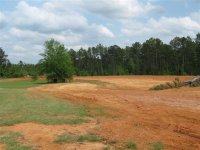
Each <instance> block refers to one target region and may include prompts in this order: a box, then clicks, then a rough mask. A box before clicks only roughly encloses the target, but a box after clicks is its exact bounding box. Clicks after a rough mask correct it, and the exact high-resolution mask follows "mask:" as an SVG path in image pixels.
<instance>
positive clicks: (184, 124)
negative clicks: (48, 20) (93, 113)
mask: <svg viewBox="0 0 200 150" xmlns="http://www.w3.org/2000/svg"><path fill="white" fill-rule="evenodd" d="M174 78H175V76H109V77H106V76H104V77H75V82H73V83H66V84H50V85H42V86H39V87H33V88H29V89H28V91H29V92H30V93H32V94H37V93H38V92H40V93H43V94H49V95H53V96H55V97H58V98H63V99H66V100H70V101H77V102H81V103H85V104H88V105H92V106H97V107H102V108H105V112H106V113H107V115H105V116H97V117H95V118H93V119H92V121H91V122H89V123H84V124H81V125H42V124H36V123H23V124H17V125H15V126H10V127H1V129H5V130H13V131H20V132H22V133H23V134H24V136H25V138H26V139H27V141H28V143H31V144H32V145H35V146H36V147H37V148H39V149H45V150H50V149H52V150H54V149H55V150H57V149H86V150H89V149H91V150H95V149H103V148H104V147H105V145H111V146H112V145H114V146H116V147H119V148H121V147H123V145H124V143H126V142H128V141H133V142H134V143H136V144H137V147H138V149H139V150H150V149H151V147H152V145H153V144H154V143H156V142H161V143H163V144H164V145H165V149H167V150H168V149H169V150H200V88H189V87H185V88H181V89H170V90H164V91H150V90H149V88H150V87H152V86H154V85H158V84H160V83H164V82H167V81H172V80H174ZM179 78H180V79H181V80H187V79H190V78H191V77H179ZM65 131H68V132H71V133H79V134H80V133H95V134H99V135H101V136H102V137H103V138H104V139H105V140H104V141H103V142H102V143H83V144H64V145H59V144H55V143H53V142H52V141H53V139H54V137H55V135H57V134H60V133H63V132H65ZM1 147H3V145H0V149H1ZM122 149H123V148H122Z"/></svg>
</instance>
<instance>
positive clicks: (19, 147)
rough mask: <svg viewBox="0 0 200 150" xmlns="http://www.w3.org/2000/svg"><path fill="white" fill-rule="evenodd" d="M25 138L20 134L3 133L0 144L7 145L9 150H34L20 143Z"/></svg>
mask: <svg viewBox="0 0 200 150" xmlns="http://www.w3.org/2000/svg"><path fill="white" fill-rule="evenodd" d="M22 138H23V136H22V135H21V134H20V133H18V132H12V131H1V132H0V143H1V144H5V145H6V148H7V150H32V148H31V147H30V146H26V145H23V144H21V143H19V140H20V139H22Z"/></svg>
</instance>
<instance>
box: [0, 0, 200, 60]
mask: <svg viewBox="0 0 200 150" xmlns="http://www.w3.org/2000/svg"><path fill="white" fill-rule="evenodd" d="M198 32H200V0H109V1H108V0H0V35H1V36H0V47H2V48H3V49H4V50H5V51H6V53H7V54H8V55H9V59H10V60H11V62H12V63H17V62H18V61H19V60H22V61H24V62H26V63H37V62H38V60H39V59H40V55H39V54H40V53H42V52H43V49H44V47H43V43H44V42H45V41H46V40H49V39H51V38H55V39H56V40H58V41H60V42H61V43H63V44H65V46H66V47H67V48H73V49H75V50H77V49H79V48H80V47H84V48H87V47H89V46H95V45H96V44H98V43H102V44H104V45H106V46H110V45H113V44H117V45H119V46H121V47H124V46H126V45H131V44H132V43H134V42H136V41H139V42H144V41H145V40H147V39H148V38H150V37H157V38H160V39H161V40H163V41H164V42H166V43H168V42H169V41H170V40H171V39H172V38H174V37H175V36H191V37H192V38H195V36H196V34H197V33H198Z"/></svg>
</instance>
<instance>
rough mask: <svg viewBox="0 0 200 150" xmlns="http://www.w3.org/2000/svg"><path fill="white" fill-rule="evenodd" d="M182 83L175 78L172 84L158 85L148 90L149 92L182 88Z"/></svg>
mask: <svg viewBox="0 0 200 150" xmlns="http://www.w3.org/2000/svg"><path fill="white" fill-rule="evenodd" d="M181 83H182V82H181V81H180V79H179V78H175V80H174V81H173V82H167V83H165V84H160V85H156V86H153V87H152V88H150V90H166V89H172V88H180V87H181V86H182V84H181Z"/></svg>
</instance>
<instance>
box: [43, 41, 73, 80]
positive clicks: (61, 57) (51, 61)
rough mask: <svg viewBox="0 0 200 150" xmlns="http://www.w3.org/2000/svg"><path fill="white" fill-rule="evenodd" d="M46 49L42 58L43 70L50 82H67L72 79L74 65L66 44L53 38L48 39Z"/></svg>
mask: <svg viewBox="0 0 200 150" xmlns="http://www.w3.org/2000/svg"><path fill="white" fill-rule="evenodd" d="M44 46H45V51H44V53H43V54H41V56H43V59H41V60H40V63H41V64H42V67H43V71H44V73H45V75H46V77H47V80H48V82H53V83H57V82H65V81H66V79H67V80H68V81H69V80H71V79H72V76H73V73H74V67H73V65H72V61H71V57H70V55H69V53H68V51H67V50H66V49H65V46H64V45H63V44H61V43H59V42H58V41H56V40H54V39H51V40H49V41H46V42H45V44H44Z"/></svg>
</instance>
